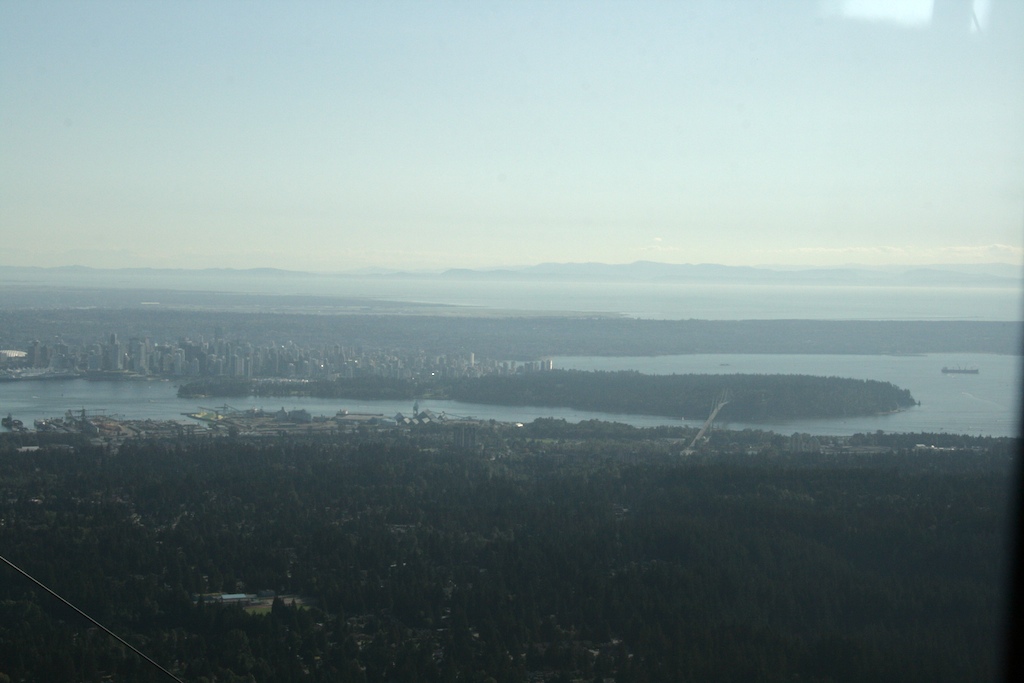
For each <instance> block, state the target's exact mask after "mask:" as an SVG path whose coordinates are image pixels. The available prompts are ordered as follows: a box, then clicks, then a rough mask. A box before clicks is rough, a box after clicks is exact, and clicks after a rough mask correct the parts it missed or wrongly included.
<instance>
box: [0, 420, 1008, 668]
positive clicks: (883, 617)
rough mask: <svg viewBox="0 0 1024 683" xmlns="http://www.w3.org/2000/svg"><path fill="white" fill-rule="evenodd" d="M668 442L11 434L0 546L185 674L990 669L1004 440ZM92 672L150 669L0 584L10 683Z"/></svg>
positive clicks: (0, 458) (1, 467)
mask: <svg viewBox="0 0 1024 683" xmlns="http://www.w3.org/2000/svg"><path fill="white" fill-rule="evenodd" d="M679 433H680V432H679V431H678V428H676V429H674V430H669V429H666V428H660V429H656V430H643V429H637V428H633V427H628V426H624V425H618V426H616V425H608V424H607V423H597V422H591V423H583V424H580V425H570V424H567V423H565V422H562V421H558V420H544V421H538V422H537V423H535V424H532V425H527V426H526V427H524V428H520V429H515V428H506V427H503V426H500V425H494V426H493V427H492V428H491V429H489V430H484V431H482V432H481V434H480V435H479V439H478V442H477V444H476V445H475V446H474V447H473V448H468V449H467V448H456V447H454V446H452V445H447V446H446V445H445V435H444V432H443V430H441V428H440V427H438V428H434V429H433V430H425V431H424V432H423V433H422V435H417V433H415V432H405V433H403V432H398V431H395V432H394V433H367V434H358V433H357V434H352V435H350V436H346V437H339V436H332V437H329V438H328V437H324V438H298V437H296V438H266V439H258V440H247V439H239V438H234V439H233V438H210V437H202V438H194V439H182V440H173V441H152V440H151V441H143V440H131V441H127V442H125V443H124V444H122V445H121V446H120V448H119V449H113V448H111V447H110V446H104V445H94V444H92V443H90V442H89V441H86V440H82V441H78V442H73V443H72V446H73V447H74V452H69V451H68V449H66V448H64V447H61V446H58V445H57V444H56V443H55V440H56V439H57V437H54V436H48V435H41V434H40V435H35V434H23V435H5V436H2V437H0V547H2V548H3V552H4V555H5V556H6V557H8V558H9V559H11V560H12V561H15V562H17V563H18V564H20V565H21V566H22V567H23V568H24V569H26V570H27V571H29V572H31V573H32V574H34V575H35V576H37V577H38V578H39V579H41V580H43V581H44V582H46V583H47V584H49V585H50V586H51V587H52V588H54V589H55V590H57V591H58V592H59V593H61V594H63V595H64V596H65V597H67V598H68V599H69V600H71V601H72V602H74V603H75V604H77V605H78V606H79V607H81V608H82V609H84V610H86V611H87V612H89V613H90V614H92V615H93V616H94V617H96V618H97V619H99V620H100V621H102V622H103V623H105V624H106V625H108V626H110V627H112V628H113V629H115V630H116V631H117V632H119V633H121V634H124V635H125V636H126V637H127V638H128V639H129V641H130V642H132V643H133V644H135V645H137V646H139V647H141V648H142V649H143V650H144V651H146V652H147V653H148V654H149V655H150V656H152V657H153V658H154V659H155V660H156V661H158V662H160V663H161V664H162V665H164V666H167V667H169V668H170V669H172V670H173V671H174V672H175V673H176V674H178V675H179V676H181V677H182V678H183V679H184V680H188V681H207V682H212V681H260V682H261V683H263V682H273V681H475V682H480V683H484V682H488V681H495V682H498V681H525V680H532V681H541V680H544V681H587V682H590V681H609V680H612V681H619V682H623V681H651V682H653V681H669V680H671V681H752V680H761V681H798V680H800V681H822V682H825V681H836V682H839V681H864V680H871V681H900V682H901V683H906V682H910V681H922V682H925V681H927V682H928V683H934V682H936V681H965V680H991V679H992V678H994V677H995V675H996V671H997V667H998V657H999V653H998V645H999V643H1000V642H1001V639H1000V636H999V630H1000V617H1001V614H1000V609H1001V605H1003V604H1004V601H1005V593H1004V590H1003V588H1004V586H1003V579H1004V564H1005V546H1006V533H1007V528H1008V524H1007V497H1008V494H1009V490H1008V489H1009V481H1010V479H1011V472H1012V469H1013V456H1014V453H1015V449H1016V443H1015V441H1014V440H1010V439H991V438H985V439H981V438H971V437H956V436H951V435H883V434H873V435H862V436H861V437H858V439H857V440H854V441H858V442H860V443H874V444H887V445H888V446H889V448H890V451H889V452H886V453H882V454H877V455H863V454H862V455H851V454H843V453H832V454H818V453H797V452H789V451H787V450H786V449H785V446H784V444H785V443H786V440H785V439H779V438H776V437H772V436H771V435H770V434H761V433H753V432H743V433H737V434H736V435H735V438H736V439H738V440H744V439H749V440H751V443H755V442H756V443H760V444H761V446H760V448H758V449H755V450H752V449H750V448H747V449H744V450H743V451H742V452H739V453H735V454H726V453H724V452H722V451H718V452H708V453H705V454H703V455H697V456H690V457H681V456H680V455H679V440H678V438H675V437H678V435H679ZM723 438H724V437H723ZM729 438H732V437H729ZM917 443H943V444H947V447H946V450H938V449H934V448H931V449H927V450H921V449H919V448H917V449H916V448H914V444H917ZM26 446H27V447H33V446H39V450H34V451H24V450H22V451H19V450H18V449H19V448H25V447H26ZM4 571H5V572H6V571H8V570H7V569H6V568H4ZM260 591H274V592H275V593H276V594H277V595H278V597H277V598H276V599H274V600H273V602H272V604H270V605H268V606H267V607H266V608H261V609H251V608H246V607H244V606H241V605H229V604H222V603H219V602H217V601H216V600H215V599H214V598H213V597H212V596H213V594H218V593H241V592H245V593H257V592H260ZM109 677H113V678H115V679H119V680H120V679H125V680H138V681H144V680H154V681H155V680H162V679H161V678H160V676H159V674H157V673H156V672H152V673H151V672H150V670H148V669H147V668H146V667H145V666H144V665H143V664H142V663H140V662H139V661H138V660H137V659H136V658H135V657H134V656H133V655H131V654H130V653H129V652H127V651H126V650H125V649H124V648H123V647H120V646H118V645H116V644H115V643H113V641H111V640H110V639H109V638H107V637H106V636H104V635H103V634H102V633H100V632H98V631H97V630H96V629H93V628H90V627H89V626H88V624H86V623H84V622H83V621H82V620H81V619H80V618H79V617H77V616H75V615H74V614H72V613H70V612H69V611H68V610H67V609H65V608H63V607H62V606H60V605H59V604H58V603H56V602H55V601H54V600H53V599H51V598H49V597H47V596H46V595H44V594H42V593H41V592H40V591H38V590H37V589H35V588H34V587H33V586H32V585H31V584H29V583H28V582H27V581H25V580H23V579H21V578H20V577H18V576H17V575H15V574H13V573H8V574H7V575H6V576H5V578H4V580H3V581H2V582H0V681H19V680H24V681H57V680H59V681H73V680H80V681H101V680H104V679H107V678H109Z"/></svg>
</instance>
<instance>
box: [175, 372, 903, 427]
mask: <svg viewBox="0 0 1024 683" xmlns="http://www.w3.org/2000/svg"><path fill="white" fill-rule="evenodd" d="M178 396H180V397H182V398H200V397H211V396H216V397H233V396H276V397H280V396H285V397H286V396H313V397H317V398H347V399H358V400H403V399H407V400H413V399H422V398H433V399H450V400H455V401H465V402H467V403H484V404H491V405H508V406H526V405H529V406H546V407H561V408H573V409H576V410H590V411H597V412H607V413H621V414H634V415H660V416H665V417H680V418H689V419H697V418H703V417H705V416H706V415H707V414H708V412H709V411H710V409H711V407H712V406H713V405H714V404H715V403H717V402H719V401H721V400H727V401H728V404H727V405H726V407H725V408H724V409H723V416H724V417H726V418H727V419H733V420H748V421H757V420H776V419H805V418H834V417H849V416H860V415H876V414H880V413H889V412H894V411H898V410H902V409H904V408H908V407H910V406H913V405H915V404H916V401H915V399H914V397H913V396H912V395H911V393H910V392H909V391H908V390H906V389H901V388H899V387H897V386H895V385H894V384H892V383H890V382H881V381H877V380H860V379H848V378H842V377H814V376H810V375H746V374H734V375H706V374H687V375H645V374H642V373H639V372H634V371H620V372H597V371H582V370H551V371H547V372H534V373H526V374H522V375H511V376H503V375H487V376H483V377H473V378H461V379H450V380H449V379H438V380H436V381H433V382H415V381H411V380H400V379H388V378H380V377H357V378H339V379H335V380H308V381H307V380H303V381H289V380H260V381H256V380H245V379H234V378H210V379H204V380H199V381H196V382H192V383H189V384H184V385H182V386H181V387H179V389H178ZM726 411H727V412H726Z"/></svg>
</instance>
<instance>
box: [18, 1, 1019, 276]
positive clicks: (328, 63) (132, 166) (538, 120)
mask: <svg viewBox="0 0 1024 683" xmlns="http://www.w3.org/2000/svg"><path fill="white" fill-rule="evenodd" d="M937 1H938V2H941V0H937ZM954 1H955V0H954ZM947 2H948V0H947ZM886 6H889V7H891V6H893V3H892V2H890V3H878V2H872V1H871V0H792V1H790V2H778V3H776V2H770V3H762V2H754V1H753V0H750V1H735V2H725V1H722V0H713V1H709V2H640V3H634V2H629V3H626V2H611V3H598V2H565V1H557V0H548V1H544V2H515V3H506V2H431V3H421V2H372V3H371V2H349V3H335V2H330V3H326V2H325V3H300V4H292V3H267V2H264V3H258V2H238V3H236V2H212V3H210V2H164V3H159V2H124V3H113V2H81V3H77V2H57V3H50V2H19V1H12V0H3V1H2V2H0V264H4V265H39V266H52V265H69V264H83V265H91V266H100V267H122V266H123V267H127V266H154V267H164V266H168V267H210V266H224V267H235V268H245V267H264V266H270V267H279V268H290V269H304V270H348V269H354V268H362V267H366V266H381V267H396V268H435V269H436V268H445V267H456V266H457V267H490V266H501V265H514V264H530V263H538V262H545V261H604V262H609V263H623V262H631V261H635V260H641V259H646V260H656V261H664V262H676V263H697V262H716V263H725V264H735V265H747V264H804V265H830V264H845V263H863V264H890V263H909V264H913V263H950V262H990V261H1000V262H1014V263H1021V262H1024V259H1022V249H1021V247H1022V244H1024V239H1022V237H1024V233H1022V228H1024V22H1022V11H1021V7H1022V6H1024V3H1018V2H1017V1H1016V0H1002V1H1000V0H990V2H985V3H978V10H979V11H978V16H979V20H980V21H981V22H982V30H981V31H980V32H979V31H975V30H972V29H971V27H970V22H969V21H968V22H967V23H966V24H963V23H961V26H962V30H960V29H959V28H958V27H955V26H951V25H947V22H945V21H944V20H943V17H945V16H946V15H945V14H943V13H941V12H940V11H939V10H940V9H941V7H936V9H935V11H934V12H933V9H932V3H931V2H929V1H928V0H924V1H922V0H907V1H906V2H904V3H903V10H902V11H901V12H889V11H888V10H886V9H885V7H886ZM880 8H881V9H880ZM851 16H852V17H856V18H851ZM967 18H968V20H969V16H968V17H967ZM933 19H934V21H933ZM952 21H953V20H950V22H952Z"/></svg>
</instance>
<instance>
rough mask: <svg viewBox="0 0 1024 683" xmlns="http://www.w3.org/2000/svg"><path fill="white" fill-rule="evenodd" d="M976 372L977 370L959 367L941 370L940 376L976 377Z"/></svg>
mask: <svg viewBox="0 0 1024 683" xmlns="http://www.w3.org/2000/svg"><path fill="white" fill-rule="evenodd" d="M978 372H979V371H978V368H961V367H959V366H958V367H955V368H949V367H943V368H942V374H944V375H977V374H978Z"/></svg>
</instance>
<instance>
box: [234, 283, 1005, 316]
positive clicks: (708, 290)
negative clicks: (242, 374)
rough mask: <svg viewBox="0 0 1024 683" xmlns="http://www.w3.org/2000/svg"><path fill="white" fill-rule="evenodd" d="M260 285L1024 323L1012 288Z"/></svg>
mask: <svg viewBox="0 0 1024 683" xmlns="http://www.w3.org/2000/svg"><path fill="white" fill-rule="evenodd" d="M256 284H259V288H258V291H260V292H268V291H273V292H277V293H282V294H283V293H311V294H316V295H320V296H337V297H358V298H367V299H377V300H381V301H408V302H413V303H418V304H426V305H435V306H446V307H455V308H459V309H464V310H465V311H467V312H472V311H474V310H480V311H494V310H514V311H535V312H543V313H557V312H577V313H591V314H612V315H626V316H629V317H635V318H649V319H659V320H686V319H691V318H698V319H704V320H765V319H776V320H787V319H812V320H1021V319H1022V311H1024V309H1022V303H1021V292H1020V290H1018V289H1015V288H1011V287H1005V288H1003V287H999V288H991V287H977V288H953V287H874V286H864V287H854V286H801V287H797V286H789V285H732V284H690V283H652V282H572V281H557V282H554V281H540V282H504V281H461V280H452V279H445V278H383V277H382V278H355V277H323V278H320V279H306V280H299V281H294V282H290V283H287V285H286V286H287V290H285V291H282V290H281V289H270V287H271V285H272V284H276V285H277V286H278V287H280V286H281V285H280V283H270V282H266V283H254V285H256Z"/></svg>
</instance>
